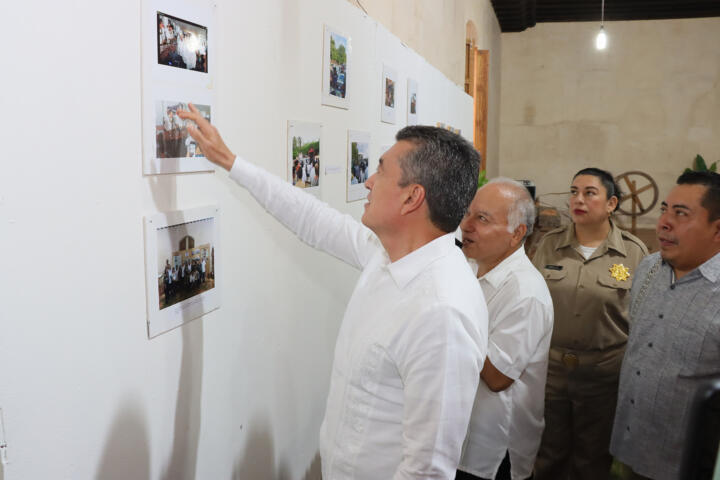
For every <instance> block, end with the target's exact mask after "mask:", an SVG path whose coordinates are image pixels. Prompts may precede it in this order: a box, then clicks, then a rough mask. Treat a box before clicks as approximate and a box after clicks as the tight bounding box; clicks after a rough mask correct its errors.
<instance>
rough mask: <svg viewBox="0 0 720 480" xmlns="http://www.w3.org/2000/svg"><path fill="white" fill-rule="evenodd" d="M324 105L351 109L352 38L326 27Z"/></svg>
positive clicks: (323, 77)
mask: <svg viewBox="0 0 720 480" xmlns="http://www.w3.org/2000/svg"><path fill="white" fill-rule="evenodd" d="M323 38H324V41H323V74H322V82H323V85H322V103H323V105H330V106H333V107H339V108H345V109H347V108H349V107H350V103H349V102H348V97H349V93H350V91H349V87H348V82H349V79H350V56H351V55H350V54H351V50H352V48H351V46H350V37H349V36H347V35H345V34H344V33H341V32H340V31H338V30H335V29H333V28H331V27H329V26H327V25H325V29H324V35H323Z"/></svg>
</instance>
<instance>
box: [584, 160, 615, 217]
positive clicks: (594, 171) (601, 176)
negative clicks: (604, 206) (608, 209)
mask: <svg viewBox="0 0 720 480" xmlns="http://www.w3.org/2000/svg"><path fill="white" fill-rule="evenodd" d="M580 175H592V176H593V177H596V178H597V179H598V180H600V183H602V186H603V187H605V192H606V198H607V200H610V199H611V198H612V197H616V198H617V199H618V203H617V205H615V210H617V209H618V208H619V207H620V199H621V198H622V190H620V185H618V184H617V182H616V181H615V178H614V177H613V176H612V173H610V172H608V171H607V170H603V169H601V168H595V167H588V168H583V169H582V170H580V171H579V172H577V173H576V174H575V175H574V176H573V180H575V178H577V177H578V176H580ZM615 210H613V211H615Z"/></svg>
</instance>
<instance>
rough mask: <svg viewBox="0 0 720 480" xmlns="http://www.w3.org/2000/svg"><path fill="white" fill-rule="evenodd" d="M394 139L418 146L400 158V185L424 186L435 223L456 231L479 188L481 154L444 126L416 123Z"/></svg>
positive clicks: (432, 219) (449, 230)
mask: <svg viewBox="0 0 720 480" xmlns="http://www.w3.org/2000/svg"><path fill="white" fill-rule="evenodd" d="M395 139H396V140H397V141H400V140H405V141H408V142H410V143H413V144H414V145H415V149H413V150H412V151H411V152H410V153H408V154H407V155H405V157H404V158H402V159H400V168H401V169H402V178H401V179H400V186H403V187H404V186H406V185H409V184H411V183H417V184H420V185H422V186H423V188H425V200H426V201H427V205H428V209H429V210H430V221H431V222H432V223H433V225H435V226H436V227H437V228H439V229H440V230H442V231H443V232H452V231H454V230H456V229H457V227H458V225H460V221H461V220H462V218H463V216H464V215H465V212H466V211H467V208H468V206H469V205H470V202H472V199H473V197H474V196H475V192H476V191H477V181H478V175H479V173H480V154H479V153H478V152H477V150H475V148H474V147H473V146H472V144H471V143H470V142H468V141H467V140H465V139H464V138H462V137H461V136H460V135H458V134H456V133H453V132H451V131H449V130H445V129H443V128H437V127H429V126H425V125H413V126H409V127H405V128H403V129H402V130H400V131H399V132H398V133H397V135H395Z"/></svg>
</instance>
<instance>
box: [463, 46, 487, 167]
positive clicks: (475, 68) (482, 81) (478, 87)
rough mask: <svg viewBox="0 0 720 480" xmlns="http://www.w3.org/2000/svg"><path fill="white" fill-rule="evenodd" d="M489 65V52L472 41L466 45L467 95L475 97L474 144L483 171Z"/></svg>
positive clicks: (485, 155)
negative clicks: (478, 153) (479, 156)
mask: <svg viewBox="0 0 720 480" xmlns="http://www.w3.org/2000/svg"><path fill="white" fill-rule="evenodd" d="M489 64H490V51H489V50H480V49H479V48H477V47H476V46H475V45H474V44H473V42H471V41H468V42H467V43H466V44H465V65H466V68H465V93H467V94H468V95H470V96H471V97H473V144H474V145H475V148H476V149H477V151H478V152H480V155H481V164H480V168H481V170H485V169H486V166H487V125H488V79H489V75H488V69H489Z"/></svg>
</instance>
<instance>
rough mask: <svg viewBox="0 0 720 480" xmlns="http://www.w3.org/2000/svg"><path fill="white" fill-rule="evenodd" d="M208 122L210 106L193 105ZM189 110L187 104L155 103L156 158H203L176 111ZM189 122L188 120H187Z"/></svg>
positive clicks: (175, 102)
mask: <svg viewBox="0 0 720 480" xmlns="http://www.w3.org/2000/svg"><path fill="white" fill-rule="evenodd" d="M195 107H196V108H197V109H198V110H200V112H201V113H202V116H203V117H205V118H206V119H207V120H208V121H210V106H209V105H195ZM178 109H182V110H189V108H188V105H187V103H183V102H177V101H165V100H159V101H156V102H155V145H156V148H155V150H156V151H155V156H156V158H182V157H203V156H204V155H203V153H202V151H201V150H200V146H198V144H197V142H196V141H195V140H194V139H193V138H192V137H191V136H190V135H189V134H188V131H187V126H186V123H185V120H183V119H181V118H180V117H179V116H178V114H177V110H178ZM188 121H189V120H188Z"/></svg>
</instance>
